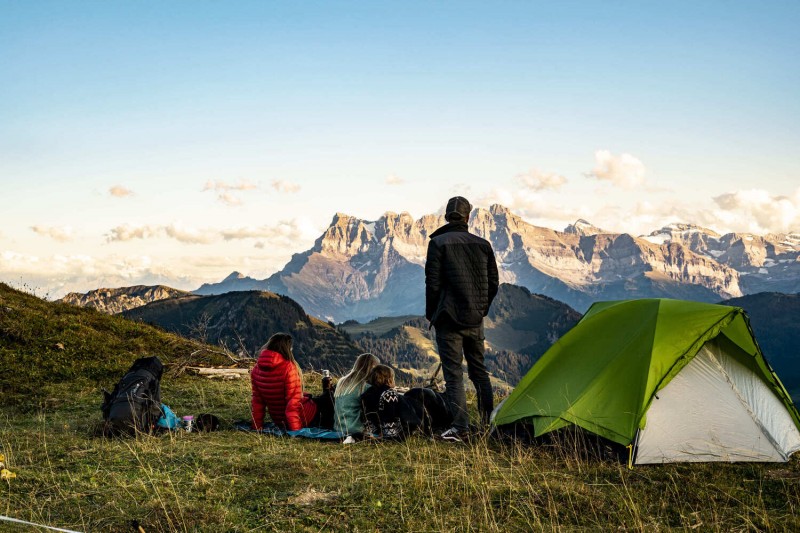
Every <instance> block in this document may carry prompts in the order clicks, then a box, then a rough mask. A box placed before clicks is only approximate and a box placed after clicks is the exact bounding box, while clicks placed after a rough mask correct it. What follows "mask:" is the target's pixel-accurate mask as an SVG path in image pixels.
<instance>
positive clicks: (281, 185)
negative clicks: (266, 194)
mask: <svg viewBox="0 0 800 533" xmlns="http://www.w3.org/2000/svg"><path fill="white" fill-rule="evenodd" d="M272 188H273V189H275V190H276V191H278V192H281V193H287V194H293V193H296V192H298V191H300V185H298V184H296V183H292V182H289V181H284V180H275V181H273V182H272Z"/></svg>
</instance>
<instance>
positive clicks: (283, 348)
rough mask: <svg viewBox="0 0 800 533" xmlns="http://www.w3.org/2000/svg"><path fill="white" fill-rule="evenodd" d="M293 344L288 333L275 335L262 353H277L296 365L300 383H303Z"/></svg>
mask: <svg viewBox="0 0 800 533" xmlns="http://www.w3.org/2000/svg"><path fill="white" fill-rule="evenodd" d="M292 342H293V341H292V336H291V335H289V334H288V333H275V334H274V335H273V336H272V337H270V338H269V340H268V341H267V343H266V344H265V345H264V346H263V347H262V348H261V351H264V350H269V351H271V352H277V353H279V354H281V355H282V356H283V358H284V359H286V360H287V361H291V362H292V363H294V366H295V367H296V368H297V372H298V373H299V374H300V383H302V382H303V371H302V370H300V365H299V364H297V359H295V358H294V352H292Z"/></svg>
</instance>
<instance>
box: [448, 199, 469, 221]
mask: <svg viewBox="0 0 800 533" xmlns="http://www.w3.org/2000/svg"><path fill="white" fill-rule="evenodd" d="M471 211H472V206H471V205H470V204H469V202H468V201H467V199H466V198H464V197H463V196H455V197H453V198H450V199H449V200H448V201H447V208H445V210H444V219H445V220H447V221H450V220H453V219H454V218H455V219H456V220H458V217H461V220H463V221H465V222H466V221H467V220H469V214H470V212H471ZM453 215H458V217H454V216H453Z"/></svg>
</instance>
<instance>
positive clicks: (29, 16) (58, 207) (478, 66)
mask: <svg viewBox="0 0 800 533" xmlns="http://www.w3.org/2000/svg"><path fill="white" fill-rule="evenodd" d="M798 27H800V2H796V1H791V2H769V1H767V2H758V3H756V2H745V1H742V2H739V1H724V2H682V1H674V2H633V1H631V2H615V1H604V2H589V1H581V2H571V1H559V2H534V1H519V2H516V1H515V2H508V1H495V2H466V1H465V2H413V1H405V2H378V1H369V2H367V1H364V2H336V1H325V2H313V1H309V2H288V1H286V2H279V1H273V2H261V1H253V2H249V1H237V2H212V1H191V2H189V1H175V2H151V1H135V2H134V1H127V2H126V1H116V2H105V1H99V0H98V1H88V2H81V1H69V2H64V1H55V2H47V1H31V2H27V1H21V0H0V281H3V282H6V283H10V284H12V285H14V286H18V287H20V286H21V287H24V288H27V289H29V290H31V291H34V292H37V293H38V294H40V295H43V296H46V297H50V298H53V297H60V296H62V295H63V294H64V293H66V292H68V291H75V290H77V291H87V290H91V289H95V288H99V287H118V286H127V285H134V284H140V283H144V284H155V283H164V284H167V285H171V286H173V287H176V288H181V289H189V290H191V289H195V288H197V287H198V286H199V285H200V284H201V283H204V282H215V281H219V280H221V279H222V278H224V277H225V276H227V275H228V274H229V273H230V272H232V271H234V270H236V271H240V272H242V273H244V274H248V275H251V276H253V277H256V278H259V279H261V278H265V277H267V276H268V275H270V274H271V273H273V272H276V271H278V270H280V269H281V268H282V267H283V266H284V265H285V264H286V262H288V260H289V259H290V258H291V255H292V254H293V253H299V252H302V251H305V250H307V249H308V248H310V247H311V246H312V245H313V242H314V240H315V239H316V238H317V237H319V235H321V233H322V232H323V231H324V229H325V228H326V227H327V226H328V224H329V223H330V221H331V219H332V217H333V216H334V214H335V213H337V212H343V213H346V214H349V215H353V216H356V217H359V218H362V219H366V220H374V219H377V218H379V217H380V216H381V215H382V214H383V213H385V212H387V211H393V212H397V213H399V212H404V211H406V212H409V213H410V214H411V215H413V216H414V217H415V218H416V217H420V216H422V215H425V214H429V213H435V212H441V211H442V209H443V207H444V204H445V203H446V201H447V199H448V198H449V197H451V196H453V195H456V194H459V195H463V196H466V197H467V198H469V199H470V200H471V201H472V203H473V204H474V205H476V206H478V207H488V206H490V205H492V204H494V203H499V204H502V205H504V206H506V207H508V208H510V209H512V210H513V211H514V212H515V213H517V214H519V215H520V216H522V217H523V218H524V219H525V220H527V221H528V222H530V223H532V224H536V225H540V226H546V227H550V228H554V229H559V230H561V229H563V228H564V227H565V226H566V225H567V224H569V223H572V222H574V221H575V220H577V219H578V218H583V219H585V220H588V221H589V222H591V223H593V224H594V225H596V226H599V227H601V228H603V229H606V230H609V231H619V232H627V233H631V234H634V235H642V234H647V233H650V232H651V231H654V230H657V229H658V228H660V227H662V226H663V225H665V224H668V223H673V222H683V223H695V224H698V225H701V226H704V227H708V228H711V229H713V230H715V231H717V232H719V233H727V232H731V231H737V232H753V233H758V234H766V233H781V232H790V231H794V232H798V231H800V98H798V95H800V59H798V58H800V37H799V36H798V32H797V28H798Z"/></svg>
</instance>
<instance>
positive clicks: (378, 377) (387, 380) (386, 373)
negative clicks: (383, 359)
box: [368, 365, 394, 388]
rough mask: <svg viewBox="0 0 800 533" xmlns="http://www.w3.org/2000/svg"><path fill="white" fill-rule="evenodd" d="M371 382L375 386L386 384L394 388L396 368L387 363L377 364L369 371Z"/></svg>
mask: <svg viewBox="0 0 800 533" xmlns="http://www.w3.org/2000/svg"><path fill="white" fill-rule="evenodd" d="M368 381H369V384H370V385H372V386H373V387H379V386H381V385H386V386H387V387H390V388H394V370H392V368H391V367H389V366H386V365H377V366H376V367H375V368H373V369H372V372H370V373H369V378H368Z"/></svg>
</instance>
